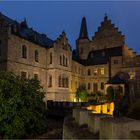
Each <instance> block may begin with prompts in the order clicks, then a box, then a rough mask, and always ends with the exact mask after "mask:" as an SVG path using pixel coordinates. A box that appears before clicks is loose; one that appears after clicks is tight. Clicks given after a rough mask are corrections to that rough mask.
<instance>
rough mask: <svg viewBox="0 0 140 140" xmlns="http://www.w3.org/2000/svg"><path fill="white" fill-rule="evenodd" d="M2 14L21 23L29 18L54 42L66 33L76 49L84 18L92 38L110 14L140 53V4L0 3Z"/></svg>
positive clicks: (93, 2)
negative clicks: (84, 17) (61, 34)
mask: <svg viewBox="0 0 140 140" xmlns="http://www.w3.org/2000/svg"><path fill="white" fill-rule="evenodd" d="M0 12H2V13H3V14H5V15H7V16H8V17H10V18H12V19H15V20H17V21H19V22H21V21H22V20H23V19H24V18H25V17H26V19H27V22H28V25H29V27H32V28H33V29H34V30H37V31H38V32H40V33H45V34H47V36H48V37H49V38H51V39H56V38H57V37H58V36H59V34H60V33H61V32H62V31H63V30H64V31H65V32H66V34H67V37H68V39H69V43H70V44H71V46H72V48H75V40H76V39H77V37H78V35H79V30H80V24H81V19H82V17H83V16H86V18H87V26H88V34H89V37H90V38H91V37H92V36H93V35H94V33H95V32H96V31H97V28H98V26H100V23H101V21H102V20H103V18H104V14H105V13H107V15H108V17H109V19H111V20H112V23H114V24H115V26H117V27H118V28H119V30H120V31H122V33H123V34H124V35H125V38H126V44H127V45H128V46H129V47H130V48H133V49H134V51H137V52H138V54H140V1H136V2H132V1H129V2H125V1H124V2H121V1H116V2H113V1H109V2H105V1H104V2H103V1H102V2H101V1H99V2H95V1H88V2H86V1H80V2H79V1H77V2H75V1H69V2H67V1H61V2H60V1H59V2H58V1H53V2H50V1H41V2H40V1H30V2H27V1H23V2H21V1H15V2H12V1H11V2H10V1H5V2H2V1H1V2H0Z"/></svg>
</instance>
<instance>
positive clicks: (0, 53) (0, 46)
mask: <svg viewBox="0 0 140 140" xmlns="http://www.w3.org/2000/svg"><path fill="white" fill-rule="evenodd" d="M1 50H2V45H1V40H0V56H1V55H2V52H1Z"/></svg>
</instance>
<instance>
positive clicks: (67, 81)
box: [66, 78, 69, 88]
mask: <svg viewBox="0 0 140 140" xmlns="http://www.w3.org/2000/svg"><path fill="white" fill-rule="evenodd" d="M68 87H69V79H68V78H66V88H68Z"/></svg>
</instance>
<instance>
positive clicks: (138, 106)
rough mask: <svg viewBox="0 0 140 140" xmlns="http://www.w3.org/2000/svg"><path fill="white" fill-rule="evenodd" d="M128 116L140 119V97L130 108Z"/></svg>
mask: <svg viewBox="0 0 140 140" xmlns="http://www.w3.org/2000/svg"><path fill="white" fill-rule="evenodd" d="M127 116H128V117H130V118H133V119H138V120H140V99H138V100H137V101H136V102H135V103H133V104H132V105H131V107H130V108H129V110H128V113H127Z"/></svg>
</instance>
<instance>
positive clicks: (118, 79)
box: [106, 72, 130, 84]
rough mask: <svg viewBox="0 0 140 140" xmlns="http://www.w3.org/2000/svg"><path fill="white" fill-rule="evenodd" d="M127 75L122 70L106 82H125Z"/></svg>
mask: <svg viewBox="0 0 140 140" xmlns="http://www.w3.org/2000/svg"><path fill="white" fill-rule="evenodd" d="M129 78H130V77H129V75H128V74H127V73H124V72H119V73H117V74H116V75H115V76H113V77H112V78H111V79H110V80H109V81H108V82H107V83H106V84H127V83H128V81H129Z"/></svg>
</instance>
